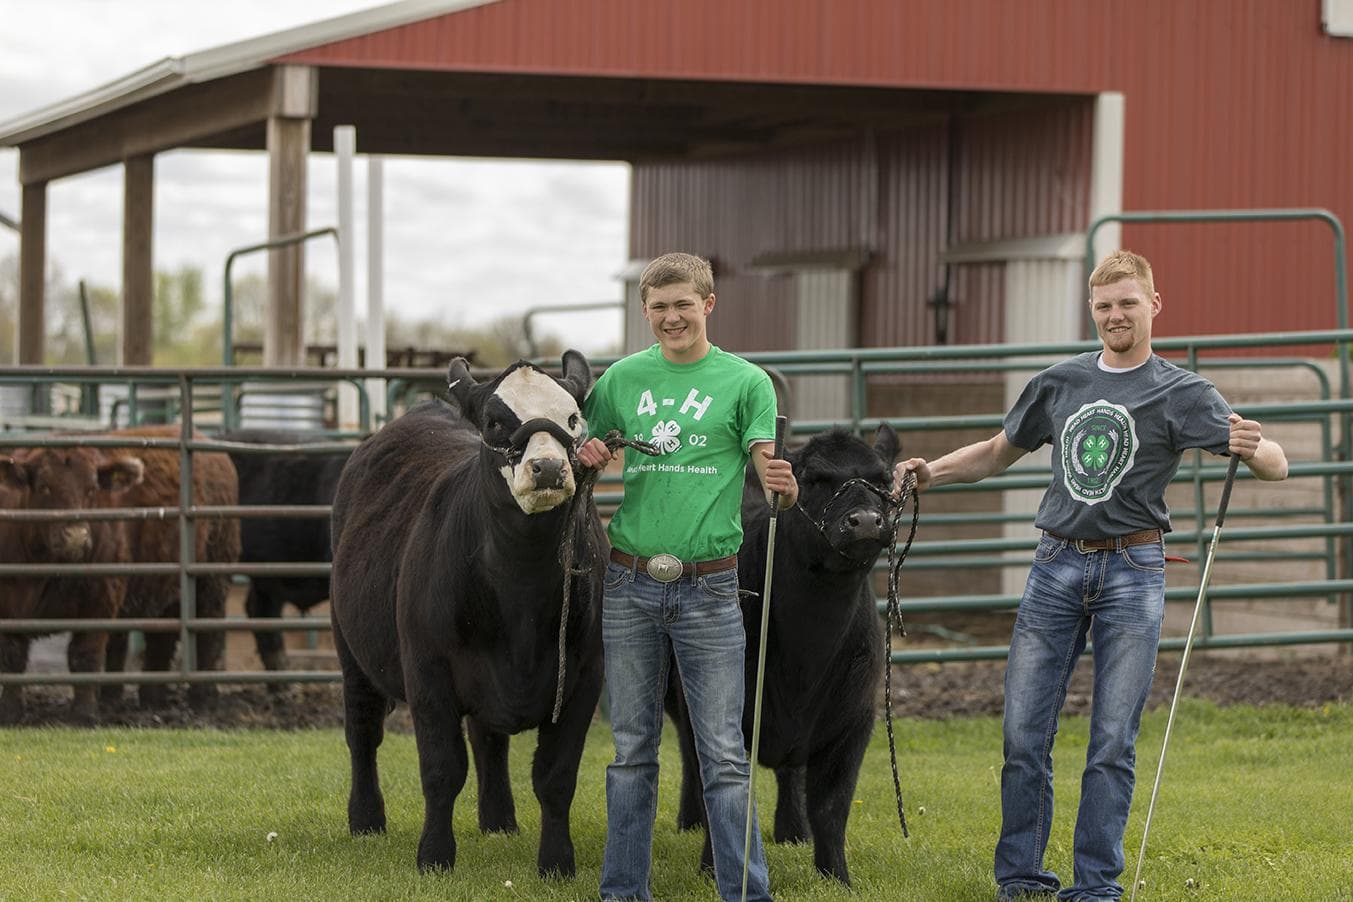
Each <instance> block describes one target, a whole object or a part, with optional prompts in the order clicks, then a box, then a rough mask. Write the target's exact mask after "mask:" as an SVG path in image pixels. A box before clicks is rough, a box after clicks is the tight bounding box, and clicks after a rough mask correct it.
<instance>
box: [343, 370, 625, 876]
mask: <svg viewBox="0 0 1353 902" xmlns="http://www.w3.org/2000/svg"><path fill="white" fill-rule="evenodd" d="M563 372H564V378H563V379H562V380H560V379H555V378H553V377H551V376H549V375H547V374H546V373H545V372H543V371H541V370H539V369H537V368H536V367H534V366H531V365H529V364H527V363H525V362H518V363H517V364H516V365H514V366H511V367H509V368H508V369H506V370H505V371H503V373H502V374H500V375H499V376H498V377H497V378H496V379H494V380H493V381H492V382H491V383H487V384H483V385H476V384H475V382H474V379H473V378H472V377H471V376H470V372H469V369H468V368H467V365H466V363H465V361H464V360H463V359H460V358H457V359H456V360H455V361H454V362H453V363H452V364H451V370H450V379H451V394H452V396H453V398H454V399H455V400H456V402H457V403H458V405H459V408H460V409H459V411H457V410H456V409H455V408H453V407H451V406H449V405H447V404H445V403H443V402H440V401H432V402H428V403H426V404H423V405H420V406H419V407H416V408H414V409H413V410H411V411H409V413H407V414H405V415H404V416H403V417H400V418H399V419H398V420H396V421H394V422H393V423H390V424H389V425H387V426H386V427H385V428H383V429H382V430H381V431H380V432H378V433H376V434H375V435H374V436H372V437H371V438H369V439H367V440H366V441H365V442H364V443H363V444H362V445H361V446H359V447H358V449H357V450H356V451H354V452H353V454H352V457H351V458H350V459H349V460H348V464H347V466H346V467H345V468H344V470H343V475H342V477H341V478H340V479H339V483H338V492H337V494H336V496H335V498H334V508H333V541H334V560H333V598H332V611H333V629H334V643H335V645H336V647H337V650H338V658H339V662H340V663H341V665H342V667H343V704H344V712H345V722H344V728H345V731H346V735H347V743H348V750H349V753H350V756H351V762H352V790H351V794H350V795H349V798H348V827H349V829H350V830H351V831H352V832H353V833H354V834H360V833H371V832H381V831H383V830H384V829H385V805H384V801H383V799H382V797H381V791H380V786H379V783H378V780H377V776H376V749H377V747H378V746H379V745H380V742H381V738H382V735H383V724H384V719H385V716H386V714H387V713H388V712H389V711H390V709H391V708H392V707H393V705H394V702H395V701H396V700H401V701H407V702H408V705H409V711H410V713H411V714H412V716H413V726H414V733H415V736H416V739H417V745H418V767H419V771H420V774H421V776H422V786H423V801H424V819H423V832H422V837H421V838H420V839H419V842H418V867H419V869H420V870H428V869H431V868H448V869H449V868H451V867H453V866H454V865H455V861H456V839H455V834H454V832H453V830H452V824H451V815H452V811H453V808H454V806H455V801H456V796H457V795H458V794H459V793H460V791H461V788H462V787H463V786H464V785H465V777H466V771H467V768H468V761H467V759H466V753H465V739H464V736H463V735H462V733H461V719H462V718H465V719H466V720H467V727H468V732H469V736H470V745H471V746H472V748H473V751H474V759H475V771H476V773H477V775H478V780H479V828H480V830H482V831H485V832H489V831H501V832H515V831H516V829H517V822H516V813H515V809H514V806H513V800H512V791H511V789H510V787H509V784H508V774H507V751H508V735H509V734H511V733H518V732H520V731H522V730H526V729H531V728H539V734H538V744H537V746H536V755H535V762H534V765H533V767H532V782H533V786H534V788H535V793H536V798H537V799H538V800H539V802H540V808H541V830H540V849H539V852H538V855H537V859H536V863H537V867H538V868H539V870H540V873H541V874H542V875H546V874H560V875H565V876H572V875H573V873H574V860H573V840H572V838H571V836H570V834H569V809H570V807H571V805H572V803H573V793H574V789H575V786H576V784H577V778H578V761H579V758H580V757H581V756H582V750H583V741H584V739H585V738H586V734H587V728H588V725H589V724H590V723H591V719H592V713H593V711H594V709H595V708H596V703H597V697H598V696H599V695H600V692H601V677H602V656H601V601H600V600H601V582H602V574H603V567H604V563H603V561H602V559H601V552H602V551H603V550H604V549H605V547H606V546H605V537H604V536H603V534H602V532H601V524H600V521H599V520H598V518H597V513H596V508H595V506H594V505H593V504H591V501H590V499H588V502H587V503H586V504H575V503H572V502H573V494H574V489H575V482H574V479H575V475H574V471H573V466H572V464H571V462H570V458H571V452H572V446H574V445H576V444H578V443H579V442H580V441H581V440H582V438H583V437H584V436H585V435H586V432H587V425H586V423H585V422H584V421H583V418H582V414H581V412H580V410H579V407H580V405H581V403H582V399H583V397H584V395H585V394H586V392H587V388H588V386H589V385H590V384H591V381H592V380H591V371H590V370H589V368H588V365H587V361H586V360H585V359H584V358H583V356H582V355H581V354H579V353H577V352H576V351H567V352H565V353H564V356H563ZM570 517H572V528H573V530H574V531H575V538H574V543H575V544H574V558H575V560H577V561H587V563H588V564H589V565H590V566H588V567H586V568H585V569H583V570H582V571H581V572H576V571H575V575H574V576H573V577H571V578H572V579H573V584H572V596H571V601H570V607H569V611H568V621H567V655H566V659H565V661H564V665H565V666H564V672H565V683H564V686H565V689H564V701H563V708H562V711H561V713H560V716H559V720H558V722H557V723H551V715H552V710H553V706H554V700H555V689H556V680H557V673H558V670H559V663H560V662H559V651H558V646H559V624H560V619H561V611H562V607H563V596H564V579H565V574H564V572H563V568H562V566H561V564H560V552H561V545H562V543H563V539H564V536H565V534H566V530H567V529H568V528H569V526H570ZM589 542H590V544H591V547H592V548H593V549H596V550H597V551H596V553H594V554H592V555H591V557H590V559H589V555H588V550H587V547H586V546H587V544H588V543H589Z"/></svg>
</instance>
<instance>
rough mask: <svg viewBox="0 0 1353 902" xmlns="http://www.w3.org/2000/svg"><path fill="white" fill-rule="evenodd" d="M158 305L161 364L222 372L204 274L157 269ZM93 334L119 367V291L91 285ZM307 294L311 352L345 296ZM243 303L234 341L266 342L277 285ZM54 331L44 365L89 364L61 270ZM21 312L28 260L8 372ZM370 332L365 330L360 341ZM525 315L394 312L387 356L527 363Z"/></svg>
mask: <svg viewBox="0 0 1353 902" xmlns="http://www.w3.org/2000/svg"><path fill="white" fill-rule="evenodd" d="M154 290H155V296H154V298H153V301H152V317H153V319H152V328H153V336H152V344H151V349H152V350H151V354H152V356H151V362H152V364H153V365H154V366H161V367H187V366H218V365H220V363H221V351H222V346H223V335H222V327H223V322H224V314H223V310H222V305H221V302H220V301H219V300H211V301H209V300H208V299H207V297H206V293H205V291H204V280H203V273H202V269H201V268H200V267H197V266H181V267H179V268H177V269H173V270H157V271H156V273H155V289H154ZM84 291H85V295H86V297H87V298H88V302H89V319H90V325H91V329H90V331H91V332H92V334H93V349H94V361H93V362H94V363H97V364H98V365H100V366H111V365H114V364H116V363H117V362H118V346H119V329H120V323H121V314H120V310H121V298H120V292H119V290H118V289H117V288H115V287H111V286H108V285H100V284H96V283H88V282H86V283H85V286H84ZM304 291H305V294H304V300H303V304H304V311H305V312H304V330H305V343H306V344H307V345H332V344H334V343H335V342H336V333H337V328H338V326H337V314H336V311H337V305H338V292H337V289H336V288H335V287H333V286H332V285H328V284H325V283H323V282H321V281H319V280H317V279H315V278H313V277H307V279H306V284H305V289H304ZM231 293H232V296H233V298H234V310H233V319H234V329H233V332H234V335H233V338H234V342H235V344H236V345H237V346H239V345H243V344H250V343H257V344H261V343H262V341H263V329H264V322H265V318H266V317H265V315H266V311H267V298H268V285H267V279H266V277H265V276H263V275H261V274H258V273H252V274H245V275H241V276H238V277H237V278H236V279H235V281H234V284H233V285H232V289H231ZM46 303H47V307H46V313H47V318H46V331H47V344H46V351H45V354H44V360H43V362H44V363H46V364H47V365H49V366H63V365H66V366H68V365H80V364H85V363H89V362H91V361H89V360H88V352H87V348H86V344H85V326H84V315H83V313H82V310H81V303H80V281H79V280H78V279H76V278H73V277H72V276H70V275H68V274H67V273H66V272H65V271H64V269H63V268H62V267H61V266H60V265H59V264H57V263H52V264H50V265H49V267H48V275H47V301H46ZM18 309H19V266H18V258H17V257H16V256H15V255H12V254H11V255H9V256H6V257H3V258H0V365H4V366H8V365H13V364H14V362H15V334H16V330H17V325H18ZM360 331H361V327H360V326H359V334H360ZM523 340H524V332H523V329H522V320H521V317H520V316H515V315H509V316H503V317H500V318H498V319H495V320H493V321H491V322H490V323H488V324H486V325H482V326H468V327H467V326H463V325H458V324H447V323H444V322H440V321H438V320H436V319H431V318H428V319H412V318H408V317H405V316H402V315H400V314H399V313H398V312H397V311H391V310H387V311H386V320H385V342H386V347H387V348H391V349H394V348H410V347H412V348H420V349H433V350H448V349H449V350H455V351H458V352H462V353H469V352H473V353H474V355H475V357H474V360H475V362H476V363H478V364H480V365H483V366H494V367H500V366H505V365H506V364H508V363H510V362H512V361H513V360H516V359H517V358H519V357H522V356H524V355H525V353H526V352H525V348H524V345H523ZM536 344H537V346H538V348H539V350H540V353H541V355H542V356H545V357H558V356H559V354H560V353H561V352H562V351H563V342H562V341H561V340H560V339H559V338H558V337H557V336H554V335H546V336H544V337H541V338H538V339H537V340H536Z"/></svg>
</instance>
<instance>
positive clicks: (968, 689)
mask: <svg viewBox="0 0 1353 902" xmlns="http://www.w3.org/2000/svg"><path fill="white" fill-rule="evenodd" d="M1004 673H1005V662H1003V661H974V662H962V663H950V664H913V665H909V666H904V667H897V668H894V670H893V675H892V694H893V713H894V714H895V715H898V716H907V717H926V718H938V719H942V718H950V717H969V716H973V715H994V714H1000V713H1001V704H1002V698H1001V681H1002V677H1003V675H1004ZM1178 674H1179V655H1178V654H1168V655H1161V658H1160V664H1159V666H1158V667H1157V670H1156V680H1155V683H1154V684H1153V685H1152V687H1151V698H1150V701H1149V702H1148V706H1149V707H1153V708H1154V707H1157V706H1160V705H1168V704H1169V702H1170V696H1171V694H1172V693H1173V692H1174V686H1175V680H1176V678H1177V677H1178ZM1092 686H1093V666H1092V662H1091V661H1090V660H1089V659H1085V660H1083V661H1082V663H1081V666H1080V667H1078V668H1077V670H1076V673H1075V674H1074V675H1073V677H1072V680H1071V685H1070V687H1069V688H1068V691H1067V701H1066V708H1065V711H1066V713H1067V714H1088V713H1089V711H1090V699H1091V691H1092ZM1184 694H1185V696H1187V697H1189V698H1203V699H1208V700H1210V701H1213V702H1215V703H1217V704H1219V705H1239V704H1252V705H1273V704H1281V705H1293V706H1297V707H1318V706H1320V705H1324V704H1327V703H1340V702H1345V703H1348V702H1353V657H1351V656H1349V655H1337V656H1319V657H1308V658H1301V659H1292V660H1248V659H1244V658H1237V657H1234V656H1227V657H1222V656H1219V655H1208V654H1206V653H1196V654H1194V655H1193V657H1192V659H1191V660H1190V662H1189V672H1188V674H1187V675H1186V677H1185V680H1184ZM169 698H170V700H169V704H168V705H166V706H165V707H163V708H160V709H157V710H153V711H146V710H142V709H141V708H140V707H139V706H138V704H137V703H136V698H135V695H134V693H131V692H128V693H127V694H126V696H125V698H124V700H123V701H122V702H121V703H120V704H116V705H113V706H111V707H109V708H107V709H106V710H104V711H103V713H102V715H101V718H100V723H101V724H102V725H104V726H130V727H147V728H153V727H196V728H220V729H270V730H303V729H312V728H320V727H339V726H342V724H343V706H342V690H341V689H340V687H339V686H338V685H337V684H332V683H310V684H305V685H298V686H292V687H289V688H287V689H286V690H284V691H283V692H281V693H272V692H269V691H268V689H267V688H266V687H264V686H259V685H250V686H223V687H222V688H221V692H220V696H219V698H218V699H217V701H216V703H215V704H214V705H213V706H212V707H211V708H210V709H209V710H203V711H197V710H194V709H193V708H191V707H190V706H189V705H188V701H187V693H186V691H184V690H182V689H181V688H178V687H174V688H171V689H170V691H169ZM69 699H70V689H69V688H66V687H61V686H36V687H28V690H27V700H28V706H27V713H26V715H25V718H24V721H23V724H24V725H25V726H50V725H64V724H69V723H70V722H71V721H70V717H69ZM387 727H388V728H389V729H390V730H392V731H395V732H407V731H409V730H410V729H411V724H410V721H409V717H408V710H407V709H406V708H404V707H403V706H400V707H398V708H397V709H396V710H395V712H394V713H393V714H392V715H391V716H390V719H389V721H388V722H387Z"/></svg>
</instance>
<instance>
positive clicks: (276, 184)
mask: <svg viewBox="0 0 1353 902" xmlns="http://www.w3.org/2000/svg"><path fill="white" fill-rule="evenodd" d="M309 149H310V120H309V119H292V118H283V117H280V116H274V117H273V118H271V119H269V120H268V239H269V240H270V241H271V240H275V239H277V238H281V237H285V236H287V235H295V234H298V233H300V232H303V231H305V189H306V178H305V157H306V153H307V151H309ZM304 277H305V248H304V245H303V244H299V243H298V244H292V245H289V246H287V247H283V248H278V249H276V250H271V251H269V252H268V321H267V325H266V327H265V329H264V332H263V365H264V366H299V365H302V364H304V362H305V347H304V342H303V340H302V338H303V322H304V320H303V317H302V314H301V291H302V284H303V280H304Z"/></svg>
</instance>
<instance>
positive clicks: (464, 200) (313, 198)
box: [0, 0, 629, 352]
mask: <svg viewBox="0 0 1353 902" xmlns="http://www.w3.org/2000/svg"><path fill="white" fill-rule="evenodd" d="M379 5H382V4H380V3H378V2H372V0H229V2H226V3H207V2H195V0H194V2H184V0H0V23H3V24H0V122H7V121H9V120H12V119H14V118H15V117H17V116H20V115H23V114H26V113H29V112H32V111H34V110H36V109H38V108H40V107H43V106H45V105H47V104H49V103H53V102H56V101H59V100H63V99H66V98H69V97H71V96H73V95H76V94H80V93H83V92H85V91H87V90H89V89H91V88H94V87H97V86H99V85H102V84H105V83H106V82H109V81H112V80H115V79H118V78H120V77H122V76H124V75H127V74H129V73H131V72H132V71H134V70H136V69H139V68H141V67H143V66H146V65H148V64H150V63H153V62H155V61H158V60H160V59H163V58H164V57H167V56H183V55H186V54H189V53H192V52H194V51H197V50H203V49H206V48H209V47H215V46H218V45H221V44H226V43H230V42H233V41H236V40H241V39H245V38H250V37H255V36H258V35H261V34H267V33H269V32H273V31H279V30H282V29H285V28H290V27H293V26H296V25H303V24H305V23H307V22H312V21H317V20H319V19H324V18H330V17H332V16H337V15H342V14H344V13H348V12H353V11H355V10H359V9H364V8H369V7H373V6H379ZM360 142H361V135H360V134H359V135H358V143H359V145H360ZM155 177H156V186H155V188H156V193H155V266H156V268H157V269H175V268H178V267H179V266H182V265H185V264H189V265H194V266H198V267H201V268H202V270H203V271H204V274H205V278H206V281H207V286H208V291H209V292H210V294H209V297H210V298H211V299H212V300H213V301H214V302H215V303H217V304H219V301H220V297H221V279H222V273H223V267H224V261H225V257H226V255H227V254H228V253H229V252H230V251H231V250H233V249H235V248H238V247H241V246H244V245H249V244H253V243H256V242H258V241H261V240H264V239H265V238H266V237H267V159H266V156H265V155H264V154H263V153H261V152H260V153H221V152H205V151H174V152H169V153H162V154H160V155H158V156H157V157H156V162H155ZM354 182H355V185H354V187H355V210H356V221H357V236H356V240H357V244H356V247H357V276H356V299H357V308H358V315H359V316H361V315H362V314H363V312H364V311H365V309H366V161H365V158H363V157H358V159H357V162H356V164H355V166H354ZM336 184H337V179H336V165H335V161H334V157H333V156H332V155H331V154H313V155H311V157H310V164H309V203H308V213H307V215H308V219H309V227H310V228H312V229H313V228H320V227H323V226H329V225H337V200H336V195H335V185H336ZM628 188H629V169H628V167H627V166H625V165H623V164H619V163H553V162H534V161H532V162H522V161H507V160H469V159H456V160H452V159H447V160H433V159H426V158H421V159H415V158H408V157H404V158H400V157H392V158H387V161H386V164H385V211H386V229H385V250H386V253H385V271H386V292H385V296H386V306H387V308H388V309H394V310H397V311H399V312H400V313H401V314H402V315H404V316H406V317H407V318H411V319H423V318H427V317H436V318H437V319H439V320H440V321H443V322H448V323H452V324H477V323H482V322H485V321H487V320H490V319H493V318H496V317H498V316H500V315H502V314H504V313H509V312H520V311H522V310H524V309H526V308H528V307H532V306H537V305H541V304H560V303H585V302H595V301H602V300H619V299H620V294H621V287H620V284H619V282H618V281H617V280H616V278H615V275H616V273H618V272H619V271H620V270H621V268H622V267H623V266H624V265H625V263H626V241H627V237H626V228H627V210H628V203H629V200H628ZM20 212H21V211H20V209H19V185H18V152H17V151H14V150H12V149H8V148H3V149H0V213H4V214H6V215H7V216H9V217H10V218H13V219H18V218H19V216H20ZM47 216H48V225H47V228H48V232H47V249H48V256H49V260H50V261H51V262H54V263H56V264H57V265H59V266H60V267H61V269H62V271H63V272H64V273H65V275H66V277H67V278H68V279H69V280H71V281H74V280H76V279H79V278H85V279H87V280H89V281H91V282H94V283H98V284H104V285H109V286H117V285H119V284H120V282H121V259H120V254H121V232H122V225H121V223H122V169H121V167H120V166H114V167H110V168H107V169H102V170H98V171H96V172H93V173H87V174H84V175H80V176H75V177H72V178H67V179H61V180H59V181H57V182H53V183H52V184H51V185H49V186H48V199H47ZM17 250H18V236H17V234H16V233H14V232H12V231H10V230H8V229H4V228H3V227H0V257H5V256H10V255H12V254H16V253H17ZM263 266H264V260H263V255H254V256H253V257H252V258H249V257H246V258H242V259H241V260H239V261H238V262H237V263H236V264H235V267H234V271H235V272H236V273H238V274H244V273H247V272H250V271H251V270H252V271H257V272H262V271H263ZM306 268H307V271H308V272H309V273H310V274H312V275H313V276H315V277H317V278H319V279H321V280H323V281H324V282H327V283H329V284H331V285H336V284H337V282H338V264H337V259H336V256H335V254H334V252H333V250H332V242H331V241H323V242H317V243H313V244H312V249H311V250H310V251H309V252H308V253H307V260H306ZM619 323H620V319H619V316H618V315H617V314H607V313H601V314H570V315H567V316H560V317H551V318H545V319H542V320H540V322H539V327H540V329H541V330H542V331H546V332H555V333H557V334H559V335H561V336H563V337H564V338H565V339H566V340H567V341H568V342H569V343H570V344H573V345H575V346H577V347H579V348H580V349H582V350H583V351H585V352H595V351H597V350H599V349H600V348H602V347H605V346H606V345H609V344H612V343H613V342H615V341H616V340H618V336H619V328H620V326H619Z"/></svg>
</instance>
